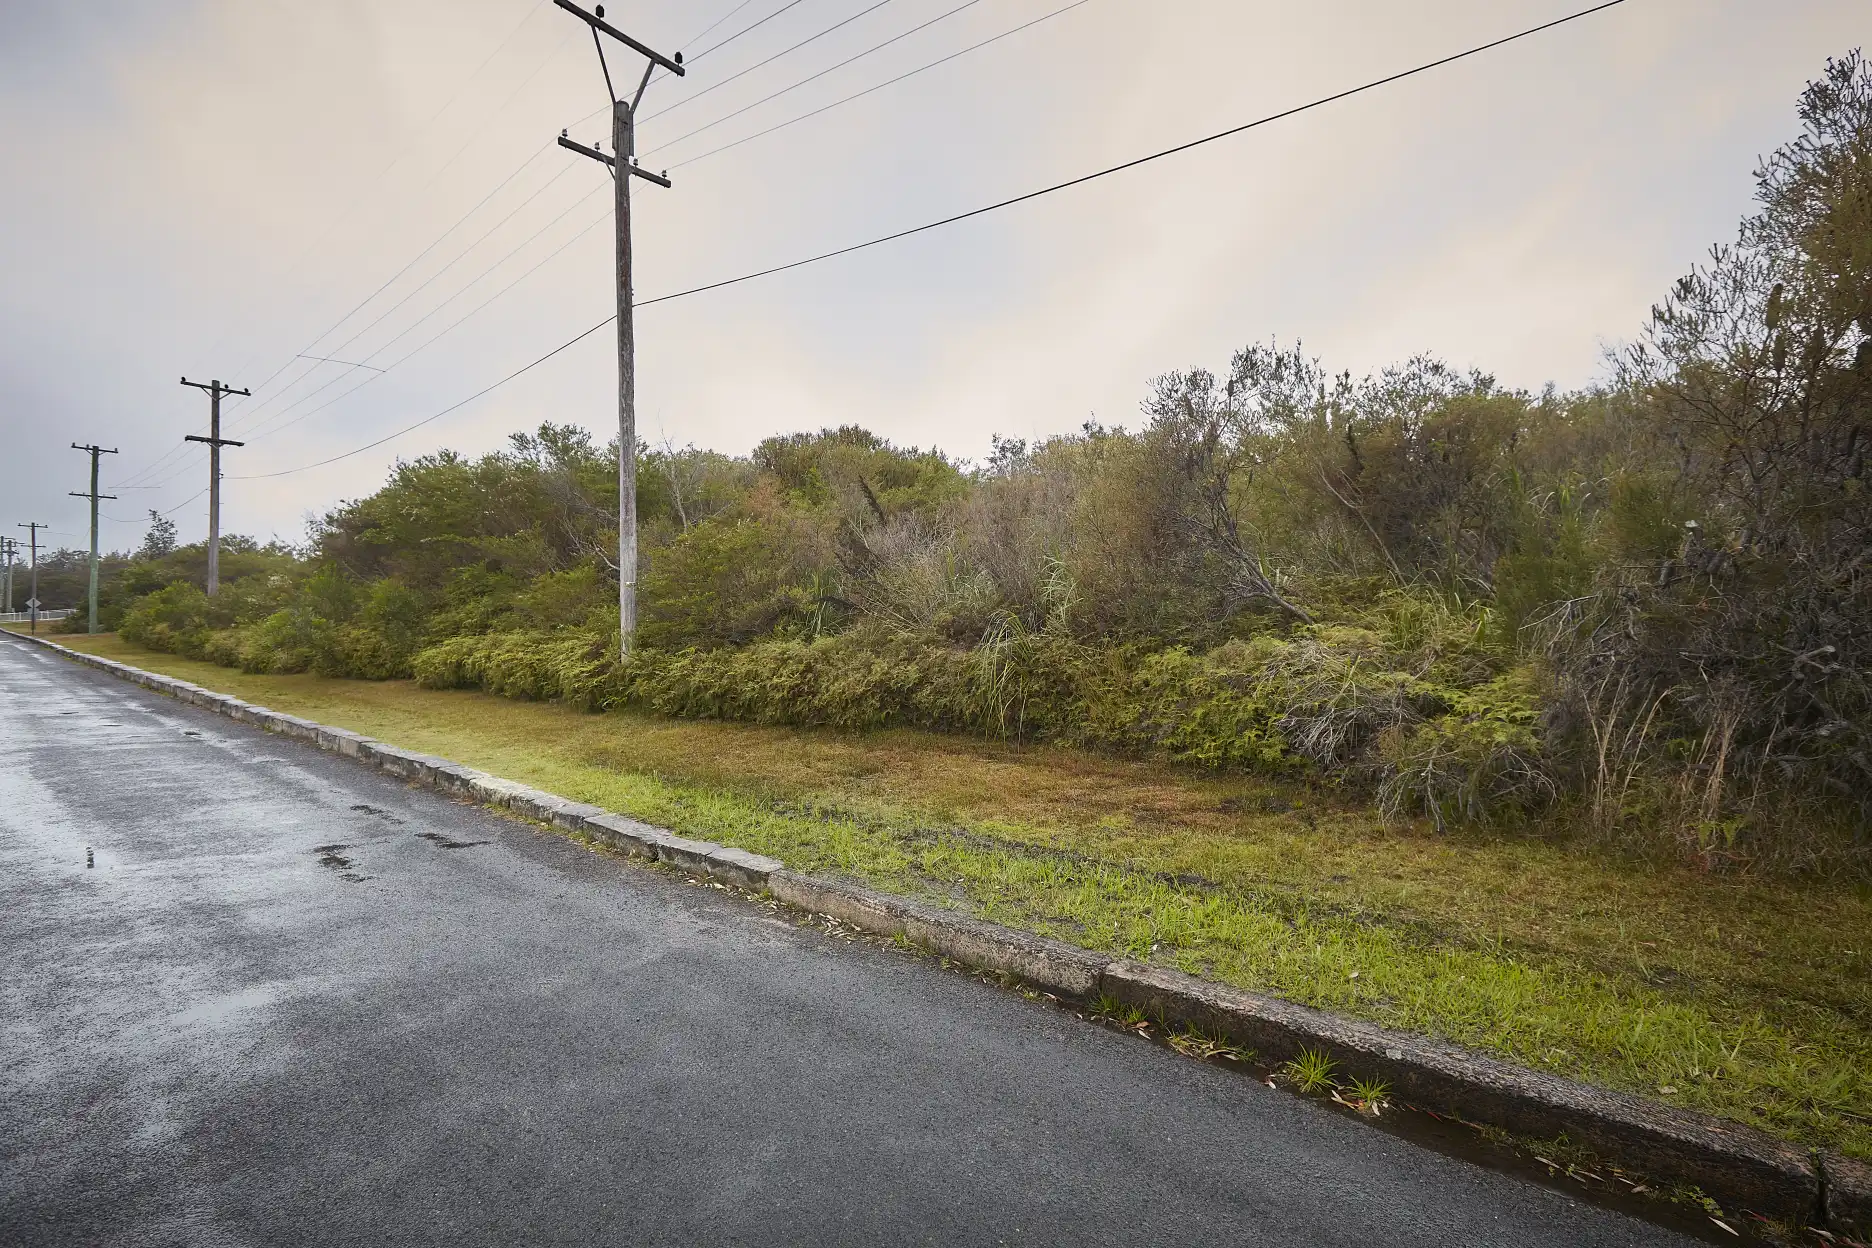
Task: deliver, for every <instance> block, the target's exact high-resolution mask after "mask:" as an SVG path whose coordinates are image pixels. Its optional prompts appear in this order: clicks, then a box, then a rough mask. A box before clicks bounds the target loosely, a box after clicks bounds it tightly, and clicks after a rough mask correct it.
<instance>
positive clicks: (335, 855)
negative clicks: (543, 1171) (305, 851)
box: [312, 845, 369, 884]
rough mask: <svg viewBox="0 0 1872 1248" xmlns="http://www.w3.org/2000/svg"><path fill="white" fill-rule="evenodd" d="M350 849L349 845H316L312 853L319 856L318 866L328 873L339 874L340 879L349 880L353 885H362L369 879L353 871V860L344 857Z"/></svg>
mask: <svg viewBox="0 0 1872 1248" xmlns="http://www.w3.org/2000/svg"><path fill="white" fill-rule="evenodd" d="M350 848H351V847H350V846H349V845H314V846H313V847H312V852H313V853H315V854H317V855H318V856H319V860H318V865H319V866H321V867H324V868H325V869H326V870H327V871H336V872H338V878H339V879H341V880H348V881H350V882H351V883H353V884H362V883H363V882H364V881H365V880H366V879H368V878H369V877H368V876H363V875H359V874H358V873H357V872H355V871H353V870H352V869H351V867H352V861H351V859H349V858H347V857H345V856H344V851H345V850H347V849H350Z"/></svg>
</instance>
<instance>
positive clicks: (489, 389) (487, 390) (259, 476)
mask: <svg viewBox="0 0 1872 1248" xmlns="http://www.w3.org/2000/svg"><path fill="white" fill-rule="evenodd" d="M615 320H617V316H616V315H615V314H614V315H611V316H607V317H605V319H604V320H602V321H599V322H598V323H597V324H596V325H594V326H592V327H591V328H590V329H588V330H586V331H585V332H584V333H582V334H580V335H578V337H576V338H573V339H572V340H571V341H569V342H564V343H561V344H560V345H559V346H556V347H554V348H553V349H552V350H550V351H548V352H547V353H546V354H545V355H542V356H540V357H539V358H538V359H537V360H534V361H533V362H532V363H531V364H526V365H523V366H521V367H520V368H516V369H515V370H514V371H513V372H511V373H508V374H507V375H506V376H505V377H503V378H501V379H500V380H499V381H497V382H495V383H494V384H492V385H490V386H484V387H482V388H481V389H479V390H477V391H475V392H474V393H473V394H471V395H469V396H468V397H467V398H465V399H463V400H461V401H460V402H459V403H451V404H450V405H449V406H447V407H445V408H443V409H442V410H441V411H439V412H437V413H435V415H433V416H425V417H423V418H422V419H421V420H419V421H417V422H416V423H415V424H413V425H405V426H404V427H403V428H401V429H399V430H397V431H396V432H395V433H390V434H385V435H384V436H383V437H381V438H378V439H377V440H376V441H375V442H366V443H365V444H364V445H363V446H360V447H357V448H356V449H355V450H349V451H346V452H345V453H344V454H342V455H333V456H332V457H331V458H330V459H321V460H319V461H318V462H317V463H315V464H303V465H301V466H300V467H297V468H287V469H284V470H283V471H280V472H256V473H253V474H251V475H249V476H244V477H234V478H232V479H233V480H235V481H260V480H265V479H267V478H270V477H289V476H291V475H293V474H294V473H296V472H310V471H311V470H312V469H314V468H323V467H325V465H327V464H335V463H337V462H338V461H339V460H341V459H350V458H351V457H352V456H353V455H362V454H363V453H364V452H365V451H368V450H372V449H374V448H376V447H379V446H382V445H383V444H384V443H386V442H389V441H393V440H394V439H396V438H400V437H402V436H403V435H404V434H406V433H410V432H412V431H414V430H417V429H420V428H422V427H423V426H424V425H427V424H429V423H431V422H433V421H437V420H441V419H442V418H443V417H444V416H447V415H448V414H449V413H450V412H453V411H457V410H459V409H461V408H464V407H466V406H468V405H469V404H470V403H472V402H474V401H475V400H476V399H478V398H481V397H482V396H483V395H488V394H492V393H493V392H494V391H496V390H498V389H500V388H501V387H502V386H504V385H506V384H507V383H508V382H510V381H512V380H513V379H514V378H516V377H518V376H520V375H521V374H523V373H528V372H531V371H532V370H534V369H536V368H538V367H539V366H540V365H541V364H544V363H545V362H546V361H547V360H550V359H552V358H553V356H555V355H558V354H559V353H560V352H561V351H564V350H566V349H568V348H570V347H573V346H576V345H577V344H579V343H581V342H583V341H585V339H587V338H589V337H591V336H592V335H593V334H595V333H597V332H598V331H599V330H601V329H603V328H604V327H605V326H607V325H609V324H611V323H612V322H613V321H615Z"/></svg>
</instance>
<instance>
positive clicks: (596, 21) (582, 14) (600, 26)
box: [553, 0, 689, 78]
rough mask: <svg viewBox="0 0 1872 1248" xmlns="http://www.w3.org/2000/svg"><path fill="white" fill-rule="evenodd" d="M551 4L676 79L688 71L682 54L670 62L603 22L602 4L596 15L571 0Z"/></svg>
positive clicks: (665, 57) (561, 0)
mask: <svg viewBox="0 0 1872 1248" xmlns="http://www.w3.org/2000/svg"><path fill="white" fill-rule="evenodd" d="M553 3H554V4H556V5H558V6H559V7H560V8H562V9H564V10H565V11H566V12H568V13H570V14H571V15H572V16H573V17H576V18H578V19H579V20H580V21H582V22H584V23H586V24H587V25H589V26H590V27H591V28H592V29H593V30H601V31H603V32H604V33H605V34H607V35H610V36H611V37H612V38H613V39H615V40H617V41H618V42H619V43H621V44H623V45H624V46H625V47H627V48H629V49H630V50H631V51H633V52H639V53H642V54H643V55H644V56H647V57H649V58H650V59H651V61H652V62H654V63H655V64H657V65H661V66H662V67H663V68H664V69H667V70H669V72H670V73H672V74H675V75H676V76H677V77H678V78H681V77H682V76H683V75H684V74H686V73H688V72H689V71H688V70H686V69H684V68H683V63H682V53H680V52H678V53H677V54H676V58H675V59H674V60H671V59H670V58H669V57H667V56H664V55H663V54H662V53H661V52H656V51H653V50H651V49H650V48H647V47H645V46H644V45H643V44H641V43H638V42H637V41H636V40H635V39H633V38H631V37H630V36H629V35H627V34H625V33H624V32H623V31H621V30H619V29H618V28H617V27H615V26H613V25H612V24H611V23H610V22H607V21H605V20H604V6H603V5H602V4H601V5H599V6H598V11H597V12H596V13H587V12H586V11H585V10H584V9H581V8H579V7H578V5H576V4H573V3H572V0H553Z"/></svg>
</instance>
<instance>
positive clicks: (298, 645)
mask: <svg viewBox="0 0 1872 1248" xmlns="http://www.w3.org/2000/svg"><path fill="white" fill-rule="evenodd" d="M1799 112H1800V123H1801V133H1800V136H1799V137H1798V138H1797V139H1796V140H1795V141H1793V142H1791V143H1790V144H1788V145H1787V146H1785V147H1783V148H1782V149H1780V150H1779V151H1777V152H1776V153H1774V154H1773V155H1772V156H1770V157H1769V158H1768V159H1767V160H1766V161H1765V162H1764V163H1763V165H1762V167H1761V169H1760V171H1759V175H1758V184H1759V190H1758V205H1757V211H1756V212H1755V214H1754V215H1753V216H1751V217H1750V218H1749V219H1748V220H1746V221H1745V222H1744V223H1743V226H1742V229H1741V231H1740V234H1739V236H1738V239H1737V241H1736V242H1734V243H1732V244H1728V245H1725V246H1721V247H1718V248H1716V249H1714V250H1713V251H1712V253H1711V255H1710V258H1709V260H1708V261H1707V263H1706V264H1704V265H1702V266H1700V267H1698V268H1697V269H1696V270H1695V271H1693V272H1692V273H1690V274H1688V275H1687V276H1685V277H1684V278H1683V279H1682V280H1681V281H1679V282H1678V283H1677V284H1676V285H1675V287H1674V288H1673V289H1672V290H1671V291H1670V292H1668V294H1667V296H1666V298H1665V299H1664V301H1663V302H1662V303H1661V304H1660V305H1659V306H1658V307H1657V308H1656V309H1655V312H1654V315H1653V317H1652V320H1651V323H1650V324H1649V326H1648V327H1646V328H1645V329H1644V331H1643V333H1642V334H1641V336H1640V338H1639V339H1638V341H1637V343H1636V345H1635V346H1633V347H1632V348H1631V349H1630V350H1629V351H1627V352H1625V353H1624V354H1622V355H1621V356H1619V357H1618V358H1617V360H1616V361H1615V362H1614V363H1613V364H1612V366H1611V368H1610V370H1609V373H1608V376H1607V378H1606V380H1605V382H1604V383H1603V384H1602V385H1600V386H1597V387H1595V388H1593V389H1591V390H1588V391H1584V392H1580V393H1574V394H1560V393H1556V392H1553V391H1546V392H1542V393H1538V394H1536V393H1527V392H1522V391H1516V390H1512V389H1508V388H1505V387H1503V386H1501V385H1499V384H1498V383H1497V382H1495V381H1494V380H1493V379H1492V378H1490V377H1488V376H1486V375H1483V374H1481V373H1474V372H1471V373H1462V372H1458V371H1456V370H1453V369H1451V368H1449V367H1447V366H1445V365H1443V364H1441V363H1439V362H1437V361H1435V360H1433V359H1429V358H1417V359H1412V360H1408V361H1405V362H1404V363H1401V364H1399V365H1397V366H1396V367H1393V368H1389V369H1386V370H1383V371H1382V372H1380V373H1378V374H1376V375H1374V376H1369V377H1364V378H1355V377H1352V376H1349V375H1346V374H1342V373H1333V372H1331V371H1330V370H1329V369H1327V368H1326V367H1325V366H1323V365H1322V364H1321V363H1319V362H1318V361H1316V360H1315V359H1313V358H1311V357H1309V356H1308V355H1307V354H1305V352H1304V351H1303V350H1301V349H1300V348H1299V347H1298V346H1294V347H1282V346H1279V345H1275V344H1264V345H1255V346H1250V347H1248V348H1246V349H1244V350H1242V351H1240V352H1238V353H1237V354H1236V355H1235V356H1234V358H1233V359H1232V360H1231V361H1230V363H1229V366H1228V368H1227V369H1226V370H1225V371H1224V372H1223V373H1220V374H1216V373H1211V372H1209V371H1206V370H1203V369H1193V370H1190V371H1185V372H1175V373H1170V374H1167V375H1165V376H1163V377H1161V378H1159V379H1157V381H1156V382H1155V383H1154V384H1153V386H1152V387H1151V389H1150V391H1149V394H1148V397H1147V398H1146V399H1145V401H1144V404H1143V413H1142V422H1141V424H1140V425H1139V426H1138V427H1137V428H1135V429H1125V428H1117V427H1105V426H1100V425H1096V424H1087V425H1086V426H1085V427H1084V428H1083V429H1082V430H1081V431H1079V432H1077V433H1074V434H1069V435H1063V436H1059V437H1054V438H1049V439H1046V440H1043V441H1041V442H1038V443H1036V444H1032V445H1029V444H1026V443H1022V442H1018V441H1000V442H998V443H997V444H996V447H995V451H994V454H993V455H992V456H991V457H990V458H989V459H988V460H987V461H986V462H984V463H980V464H975V465H968V464H962V463H958V462H956V461H954V460H951V459H949V458H947V457H945V456H944V455H942V454H940V453H938V452H937V451H934V450H921V449H917V448H909V449H905V448H899V447H894V446H892V445H890V444H888V443H886V442H885V441H884V440H882V439H880V438H878V437H875V436H873V435H872V434H870V433H868V432H866V431H865V430H863V429H861V428H858V427H855V426H845V427H840V428H836V429H827V430H824V431H821V432H819V433H803V434H794V435H788V436H778V437H774V438H770V439H768V440H767V441H765V442H763V443H761V444H760V446H759V447H758V448H756V450H755V451H754V452H753V453H752V454H751V455H750V456H747V457H745V458H742V457H731V456H726V455H721V454H717V453H714V452H709V451H699V450H695V449H692V448H691V449H676V448H668V447H666V448H661V449H656V448H646V451H645V453H644V455H643V456H642V459H641V461H640V462H641V468H640V472H639V479H638V489H639V496H640V499H641V500H642V501H641V510H642V515H643V555H644V571H643V574H642V580H641V585H640V589H641V595H642V600H643V623H642V628H641V632H640V636H639V639H638V640H639V645H638V646H637V648H636V649H635V650H634V651H633V652H632V653H631V654H630V655H629V656H628V658H623V657H620V655H619V653H618V650H617V645H616V642H615V639H614V629H615V625H616V608H615V594H616V579H615V578H616V572H615V568H614V567H613V564H612V553H613V551H614V547H615V526H616V519H615V468H614V467H613V463H614V458H613V454H612V452H611V450H610V449H609V448H606V447H602V446H599V445H596V444H594V443H593V441H592V440H591V438H590V437H589V435H587V434H586V433H585V432H584V431H582V430H580V429H577V428H574V427H571V426H561V425H553V424H545V425H542V426H540V428H539V429H538V430H537V431H536V432H534V433H530V434H518V435H515V436H514V438H513V439H512V444H511V446H510V447H509V448H508V449H506V450H504V451H502V452H499V453H495V454H489V455H486V456H483V457H482V458H480V459H475V460H470V459H467V458H464V457H462V456H459V455H456V454H453V453H450V452H441V453H438V454H434V455H429V456H424V457H422V458H420V459H417V460H414V461H412V462H408V463H404V464H401V465H399V466H398V467H397V469H396V470H395V471H394V473H393V474H392V476H391V478H390V480H389V482H388V483H387V484H386V485H385V486H384V487H383V488H382V489H381V490H379V491H378V492H377V493H375V494H373V495H371V496H369V497H366V498H362V499H359V500H356V501H354V502H349V503H346V504H344V505H342V506H340V507H338V508H336V509H335V510H333V511H331V512H330V513H329V514H327V515H326V516H325V517H324V518H323V519H322V520H320V521H319V522H318V523H317V524H316V525H315V526H314V527H313V530H312V532H311V534H310V537H309V539H308V542H307V545H306V546H305V548H304V549H303V550H300V551H297V552H292V551H286V550H283V549H280V548H277V547H274V548H266V549H262V548H259V547H257V546H255V545H254V544H253V543H244V544H236V546H235V549H234V553H233V555H232V556H231V557H230V558H228V559H227V560H226V561H225V562H224V570H223V576H224V577H225V578H226V581H227V583H226V587H225V590H224V592H223V593H222V594H221V596H220V597H219V598H217V599H216V600H214V601H213V602H210V601H209V600H208V599H207V598H206V597H205V596H204V595H203V594H202V592H201V590H200V588H199V571H198V568H197V565H198V564H199V562H200V551H199V548H195V547H190V548H183V549H180V550H175V549H164V546H165V543H164V542H163V541H160V540H154V539H153V547H152V548H151V549H148V550H146V551H145V552H143V554H142V555H140V556H139V557H138V558H135V559H133V560H130V561H129V562H128V564H127V565H126V566H125V567H124V568H123V569H122V570H121V571H120V572H119V574H118V575H117V576H116V577H115V578H113V581H112V584H111V589H110V593H109V600H108V602H107V604H106V611H105V618H106V623H107V625H114V626H120V627H121V629H122V632H123V635H124V636H125V637H126V638H129V639H132V640H135V641H136V642H138V643H139V644H141V645H144V646H147V647H149V648H152V649H158V650H165V651H170V652H173V653H177V654H180V655H184V656H188V657H194V658H204V659H209V660H211V661H214V662H216V663H220V664H224V665H226V666H229V667H238V668H241V669H242V670H245V671H248V672H274V673H291V672H302V671H309V672H315V673H320V674H325V675H343V676H355V677H362V678H367V679H397V678H409V677H413V678H415V679H417V680H418V681H420V682H421V683H423V684H424V685H426V686H429V687H432V688H477V689H482V690H486V691H489V692H495V693H501V694H506V695H510V696H513V697H517V698H531V699H550V700H563V701H566V702H568V703H571V704H573V705H576V706H580V707H584V708H587V709H592V710H611V709H617V708H622V707H634V708H640V709H645V710H653V711H656V712H658V713H661V714H666V715H673V716H680V717H692V718H716V719H733V720H745V721H751V722H756V723H765V724H788V725H798V726H825V727H833V728H844V729H871V728H896V727H907V728H920V729H926V730H931V731H937V732H945V733H956V734H964V735H969V736H974V737H979V738H985V739H991V740H1006V741H1020V742H1030V743H1052V744H1059V745H1067V746H1072V747H1075V748H1082V749H1092V750H1099V751H1107V752H1110V753H1113V754H1115V755H1120V756H1126V757H1136V758H1155V759H1160V760H1166V761H1174V762H1180V763H1187V764H1191V765H1194V766H1197V767H1202V768H1207V769H1211V770H1214V771H1216V772H1218V773H1222V774H1229V775H1244V776H1248V775H1251V776H1256V777H1261V778H1264V779H1268V780H1280V781H1293V782H1300V783H1305V784H1308V785H1311V786H1314V787H1316V788H1319V789H1322V790H1324V791H1330V792H1332V793H1335V794H1337V795H1340V796H1341V797H1343V798H1344V799H1345V800H1348V801H1363V802H1370V803H1373V804H1375V805H1376V807H1377V809H1379V810H1380V811H1381V812H1382V813H1383V814H1384V815H1385V817H1386V818H1388V819H1390V820H1392V821H1394V822H1397V823H1400V824H1401V823H1406V822H1408V821H1410V820H1414V819H1425V820H1428V821H1429V822H1430V823H1431V824H1432V825H1433V826H1435V827H1437V828H1444V829H1448V828H1455V827H1463V826H1482V827H1489V828H1494V829H1499V830H1503V831H1509V830H1512V831H1515V832H1516V833H1517V834H1520V835H1528V836H1538V837H1547V838H1554V837H1559V838H1568V839H1573V840H1583V841H1586V842H1590V843H1592V844H1594V845H1597V846H1599V847H1601V848H1604V849H1607V850H1610V851H1612V852H1620V853H1631V854H1637V855H1639V856H1643V857H1648V858H1650V859H1653V860H1657V861H1663V860H1672V861H1679V862H1691V863H1695V864H1697V865H1699V866H1701V867H1702V868H1704V869H1706V870H1709V871H1712V872H1716V871H1760V872H1774V873H1781V874H1787V873H1796V874H1808V875H1818V876H1826V877H1832V878H1843V877H1856V878H1860V879H1864V878H1867V876H1868V875H1869V874H1872V838H1869V836H1868V828H1872V598H1868V577H1867V569H1866V566H1865V552H1866V551H1867V550H1868V549H1869V548H1872V493H1868V491H1867V490H1866V488H1865V485H1866V476H1865V462H1866V454H1867V447H1868V443H1872V421H1869V420H1868V412H1869V411H1872V334H1869V332H1868V331H1872V71H1869V70H1868V68H1867V67H1866V65H1865V64H1864V63H1863V62H1862V61H1861V60H1860V59H1859V58H1858V57H1857V56H1856V55H1855V56H1852V57H1848V58H1846V59H1845V60H1842V61H1839V62H1836V63H1832V64H1830V65H1829V67H1828V69H1827V72H1826V74H1825V75H1824V76H1823V77H1822V78H1821V79H1820V80H1818V81H1816V82H1815V83H1813V84H1812V85H1811V86H1810V88H1809V89H1808V90H1807V92H1806V93H1805V94H1804V95H1803V96H1802V98H1801V100H1800V105H1799ZM169 544H170V545H172V542H170V543H169ZM74 627H76V625H74Z"/></svg>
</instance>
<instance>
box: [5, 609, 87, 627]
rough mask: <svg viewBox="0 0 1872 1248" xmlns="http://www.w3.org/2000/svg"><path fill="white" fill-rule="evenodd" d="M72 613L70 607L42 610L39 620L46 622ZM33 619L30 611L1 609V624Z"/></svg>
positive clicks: (20, 622) (19, 622)
mask: <svg viewBox="0 0 1872 1248" xmlns="http://www.w3.org/2000/svg"><path fill="white" fill-rule="evenodd" d="M71 613H72V612H71V608H70V607H67V608H65V609H64V610H61V611H41V612H40V613H39V622H40V623H41V624H44V623H45V622H46V621H47V620H62V619H64V618H65V617H66V616H68V615H70V614H71ZM31 619H32V612H30V611H0V624H25V623H28V622H29V621H31Z"/></svg>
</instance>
